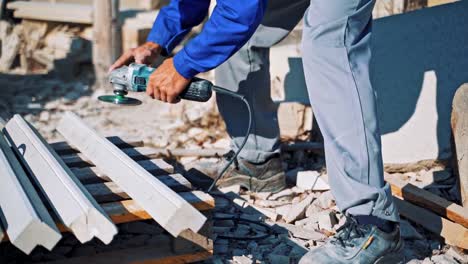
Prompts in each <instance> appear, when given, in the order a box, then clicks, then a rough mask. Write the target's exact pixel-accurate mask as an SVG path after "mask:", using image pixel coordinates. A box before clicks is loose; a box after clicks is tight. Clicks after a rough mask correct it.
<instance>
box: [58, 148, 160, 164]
mask: <svg viewBox="0 0 468 264" xmlns="http://www.w3.org/2000/svg"><path fill="white" fill-rule="evenodd" d="M122 152H123V153H125V155H127V156H128V157H130V158H131V159H133V160H135V161H139V160H148V159H154V158H157V157H159V156H160V153H159V152H158V151H157V150H155V149H154V148H150V147H139V148H126V149H122ZM61 158H62V160H63V162H65V164H67V166H69V167H89V166H93V165H94V164H93V163H92V161H91V160H90V159H89V158H88V157H86V156H85V155H83V154H82V153H77V154H70V155H64V156H62V157H61Z"/></svg>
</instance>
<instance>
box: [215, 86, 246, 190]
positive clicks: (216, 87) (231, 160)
mask: <svg viewBox="0 0 468 264" xmlns="http://www.w3.org/2000/svg"><path fill="white" fill-rule="evenodd" d="M212 89H213V90H214V91H215V92H216V93H217V94H224V95H227V96H231V97H234V98H237V99H239V100H241V101H242V102H244V104H245V106H246V107H247V111H248V112H249V123H248V127H247V132H246V135H245V137H244V141H242V144H241V145H240V146H239V148H238V149H237V151H236V152H235V154H234V156H232V158H231V159H230V160H229V162H228V163H227V164H226V165H225V166H224V168H223V169H222V170H221V172H220V173H219V174H218V176H217V177H216V178H215V179H214V181H213V183H212V184H211V186H210V187H209V188H208V192H209V193H210V192H211V191H212V190H213V188H214V187H216V183H217V182H218V180H219V179H221V177H223V175H224V173H225V172H226V171H227V169H228V168H229V167H230V166H231V165H232V163H233V162H234V161H235V160H236V159H237V156H238V155H239V153H240V152H241V151H242V149H243V148H244V146H245V144H246V143H247V140H248V139H249V136H250V130H251V129H252V122H253V120H252V119H253V118H252V109H251V108H250V103H249V101H248V100H247V98H246V97H245V96H243V95H240V94H237V93H235V92H233V91H229V90H227V89H224V88H221V87H219V86H213V88H212Z"/></svg>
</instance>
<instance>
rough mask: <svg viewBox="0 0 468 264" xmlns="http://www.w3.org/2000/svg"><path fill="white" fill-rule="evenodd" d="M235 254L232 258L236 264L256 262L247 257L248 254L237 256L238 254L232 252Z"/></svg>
mask: <svg viewBox="0 0 468 264" xmlns="http://www.w3.org/2000/svg"><path fill="white" fill-rule="evenodd" d="M232 254H233V255H234V256H233V257H232V260H234V262H235V263H236V264H252V263H254V262H253V260H251V259H250V258H248V257H246V256H243V255H241V256H237V255H236V254H234V252H233V253H232Z"/></svg>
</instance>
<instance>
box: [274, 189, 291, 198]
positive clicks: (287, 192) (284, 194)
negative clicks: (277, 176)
mask: <svg viewBox="0 0 468 264" xmlns="http://www.w3.org/2000/svg"><path fill="white" fill-rule="evenodd" d="M293 195H294V192H293V191H292V190H291V189H285V190H282V191H281V192H278V193H275V194H273V195H271V196H270V197H268V200H278V199H280V198H284V197H289V198H291V199H292V196H293Z"/></svg>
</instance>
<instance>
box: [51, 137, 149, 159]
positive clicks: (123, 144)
mask: <svg viewBox="0 0 468 264" xmlns="http://www.w3.org/2000/svg"><path fill="white" fill-rule="evenodd" d="M106 138H107V139H108V140H109V141H110V142H112V144H114V145H116V146H117V147H119V148H136V147H143V145H144V143H143V140H141V139H137V138H127V137H126V138H121V137H117V136H111V137H106ZM50 146H51V147H52V148H53V149H54V150H55V152H57V154H59V155H67V154H73V153H78V152H79V151H78V150H77V149H76V148H75V147H74V146H70V144H68V142H66V141H59V142H53V143H50Z"/></svg>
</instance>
